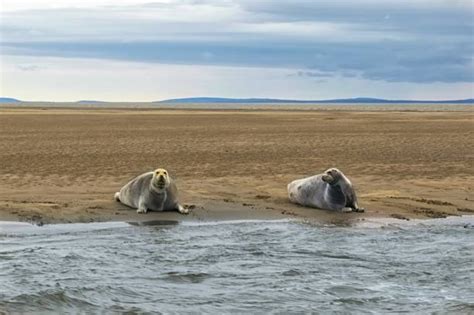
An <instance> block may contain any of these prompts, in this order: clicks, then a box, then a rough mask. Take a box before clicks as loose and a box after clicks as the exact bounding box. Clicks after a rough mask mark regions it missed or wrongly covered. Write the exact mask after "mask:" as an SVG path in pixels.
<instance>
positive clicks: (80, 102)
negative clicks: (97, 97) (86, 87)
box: [76, 100, 107, 104]
mask: <svg viewBox="0 0 474 315" xmlns="http://www.w3.org/2000/svg"><path fill="white" fill-rule="evenodd" d="M76 103H78V104H101V103H107V102H104V101H94V100H80V101H77V102H76Z"/></svg>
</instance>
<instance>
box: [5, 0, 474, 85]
mask: <svg viewBox="0 0 474 315" xmlns="http://www.w3.org/2000/svg"><path fill="white" fill-rule="evenodd" d="M2 18H3V19H2V27H1V41H2V46H3V52H2V53H3V54H12V55H30V56H61V57H84V58H89V57H90V58H103V59H116V60H132V61H142V62H156V63H176V64H212V65H234V66H255V67H282V68H283V67H294V68H298V69H301V71H300V72H299V74H297V75H299V76H304V77H316V76H318V75H319V76H320V77H325V76H336V75H337V76H342V77H361V78H366V79H371V80H383V81H388V82H424V83H426V82H473V81H474V62H473V56H474V46H473V45H474V44H473V29H474V28H473V18H474V13H473V9H472V6H471V5H470V1H440V0H438V1H436V0H434V1H427V0H426V1H425V0H414V1H406V0H403V1H392V0H390V1H384V2H383V3H381V2H380V1H375V0H361V1H342V2H337V3H333V2H328V1H324V2H316V1H309V0H294V1H290V0H280V1H278V2H277V1H250V0H240V1H230V0H229V1H210V0H208V1H198V0H194V1H192V0H188V1H175V2H172V3H144V4H142V5H134V6H121V7H119V6H109V7H96V8H91V9H84V8H83V9H67V8H63V9H55V10H53V9H49V10H29V11H16V12H6V13H4V14H3V16H2ZM45 20H47V21H48V23H44V21H45Z"/></svg>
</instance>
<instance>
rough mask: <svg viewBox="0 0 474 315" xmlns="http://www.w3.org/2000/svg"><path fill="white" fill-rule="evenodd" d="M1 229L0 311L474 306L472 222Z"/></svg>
mask: <svg viewBox="0 0 474 315" xmlns="http://www.w3.org/2000/svg"><path fill="white" fill-rule="evenodd" d="M409 223H410V224H405V225H398V224H388V225H387V224H378V223H367V224H363V225H360V226H357V227H337V226H318V225H311V224H305V223H298V222H291V221H254V222H252V221H247V222H245V221H241V222H234V223H230V222H227V223H226V222H224V223H219V224H217V223H216V224H212V223H208V224H168V225H150V226H134V225H129V224H126V223H94V224H70V225H51V226H43V227H35V226H27V225H21V224H5V223H4V224H0V313H1V311H2V310H3V311H5V312H11V313H24V312H27V313H38V312H50V311H55V312H58V313H77V312H84V313H117V312H118V313H121V312H129V313H148V312H158V311H159V312H163V313H180V314H181V313H203V312H204V313H233V312H235V313H268V312H276V313H297V312H303V311H305V312H308V311H310V310H312V311H315V312H318V313H325V312H342V313H374V314H378V313H398V312H410V313H415V312H418V313H431V312H439V313H473V312H474V218H473V217H467V218H466V217H464V218H460V219H448V220H433V221H427V222H425V223H419V222H418V223H412V221H410V222H409Z"/></svg>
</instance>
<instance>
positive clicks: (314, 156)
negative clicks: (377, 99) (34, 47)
mask: <svg viewBox="0 0 474 315" xmlns="http://www.w3.org/2000/svg"><path fill="white" fill-rule="evenodd" d="M328 107H329V106H328ZM329 109H331V108H330V107H329ZM361 109H362V110H360V111H332V110H327V109H325V110H314V111H289V110H285V111H281V110H258V111H255V110H250V111H229V110H226V111H220V110H149V109H147V110H141V109H135V110H127V109H120V110H118V109H51V108H48V109H28V108H18V109H12V108H8V109H7V108H4V109H0V172H1V173H0V220H6V219H8V220H24V221H33V222H43V223H52V222H90V221H106V220H121V221H129V220H158V219H159V220H165V219H169V220H205V221H209V220H228V219H268V218H269V219H274V218H287V217H289V218H295V217H296V218H302V219H308V220H315V221H320V222H330V223H350V222H351V221H353V220H358V219H362V218H366V217H396V218H402V219H403V218H431V217H444V216H447V215H464V214H473V213H474V198H473V197H472V196H473V188H474V168H473V158H474V126H473V123H472V122H473V118H474V112H473V111H472V107H469V106H467V107H465V108H463V109H462V111H456V112H451V111H440V112H438V111H436V112H434V111H426V108H425V107H422V108H421V107H415V106H407V107H405V109H406V111H391V112H386V111H377V110H374V109H376V108H375V107H371V110H367V109H364V108H363V107H361ZM448 109H449V107H448ZM444 110H445V109H444ZM331 166H336V167H338V168H340V169H341V170H342V171H343V172H344V173H345V174H346V175H347V176H348V177H349V178H350V179H351V180H352V181H353V183H354V184H355V185H356V189H357V191H358V195H359V199H360V204H361V206H362V207H365V208H366V209H367V211H366V213H363V214H356V213H349V214H341V213H331V212H328V211H322V210H317V209H305V208H302V207H298V206H295V205H292V204H290V203H289V202H288V201H287V197H286V185H287V184H288V182H290V181H291V180H293V179H296V178H300V177H304V176H309V175H313V174H316V173H320V172H322V171H324V170H325V169H326V168H328V167H331ZM157 167H166V168H167V169H168V170H169V171H170V172H171V174H172V176H173V177H174V178H176V180H177V182H178V187H179V189H180V192H181V199H182V202H183V203H184V204H187V205H190V206H192V207H193V208H194V209H193V211H192V213H191V214H190V215H189V216H182V215H180V214H178V213H173V212H169V213H150V214H147V215H137V214H136V213H135V211H134V210H131V209H129V208H127V207H125V206H123V205H121V204H118V203H116V202H115V201H114V199H113V194H114V192H115V191H117V190H118V189H120V187H121V186H122V185H123V184H124V183H125V182H127V181H128V180H129V179H131V178H133V177H134V176H135V175H138V174H140V173H142V172H145V171H148V170H152V169H154V168H157Z"/></svg>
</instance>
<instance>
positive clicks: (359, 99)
mask: <svg viewBox="0 0 474 315" xmlns="http://www.w3.org/2000/svg"><path fill="white" fill-rule="evenodd" d="M153 103H180V104H185V103H221V104H222V103H228V104H236V103H238V104H256V103H257V104H258V103H262V104H263V103H273V104H278V103H297V104H318V103H324V104H328V103H332V104H371V103H372V104H384V103H386V104H445V103H450V104H474V99H472V98H470V99H464V100H446V101H426V100H421V101H417V100H386V99H381V98H370V97H357V98H341V99H331V100H285V99H274V98H224V97H189V98H175V99H168V100H164V101H157V102H153Z"/></svg>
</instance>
